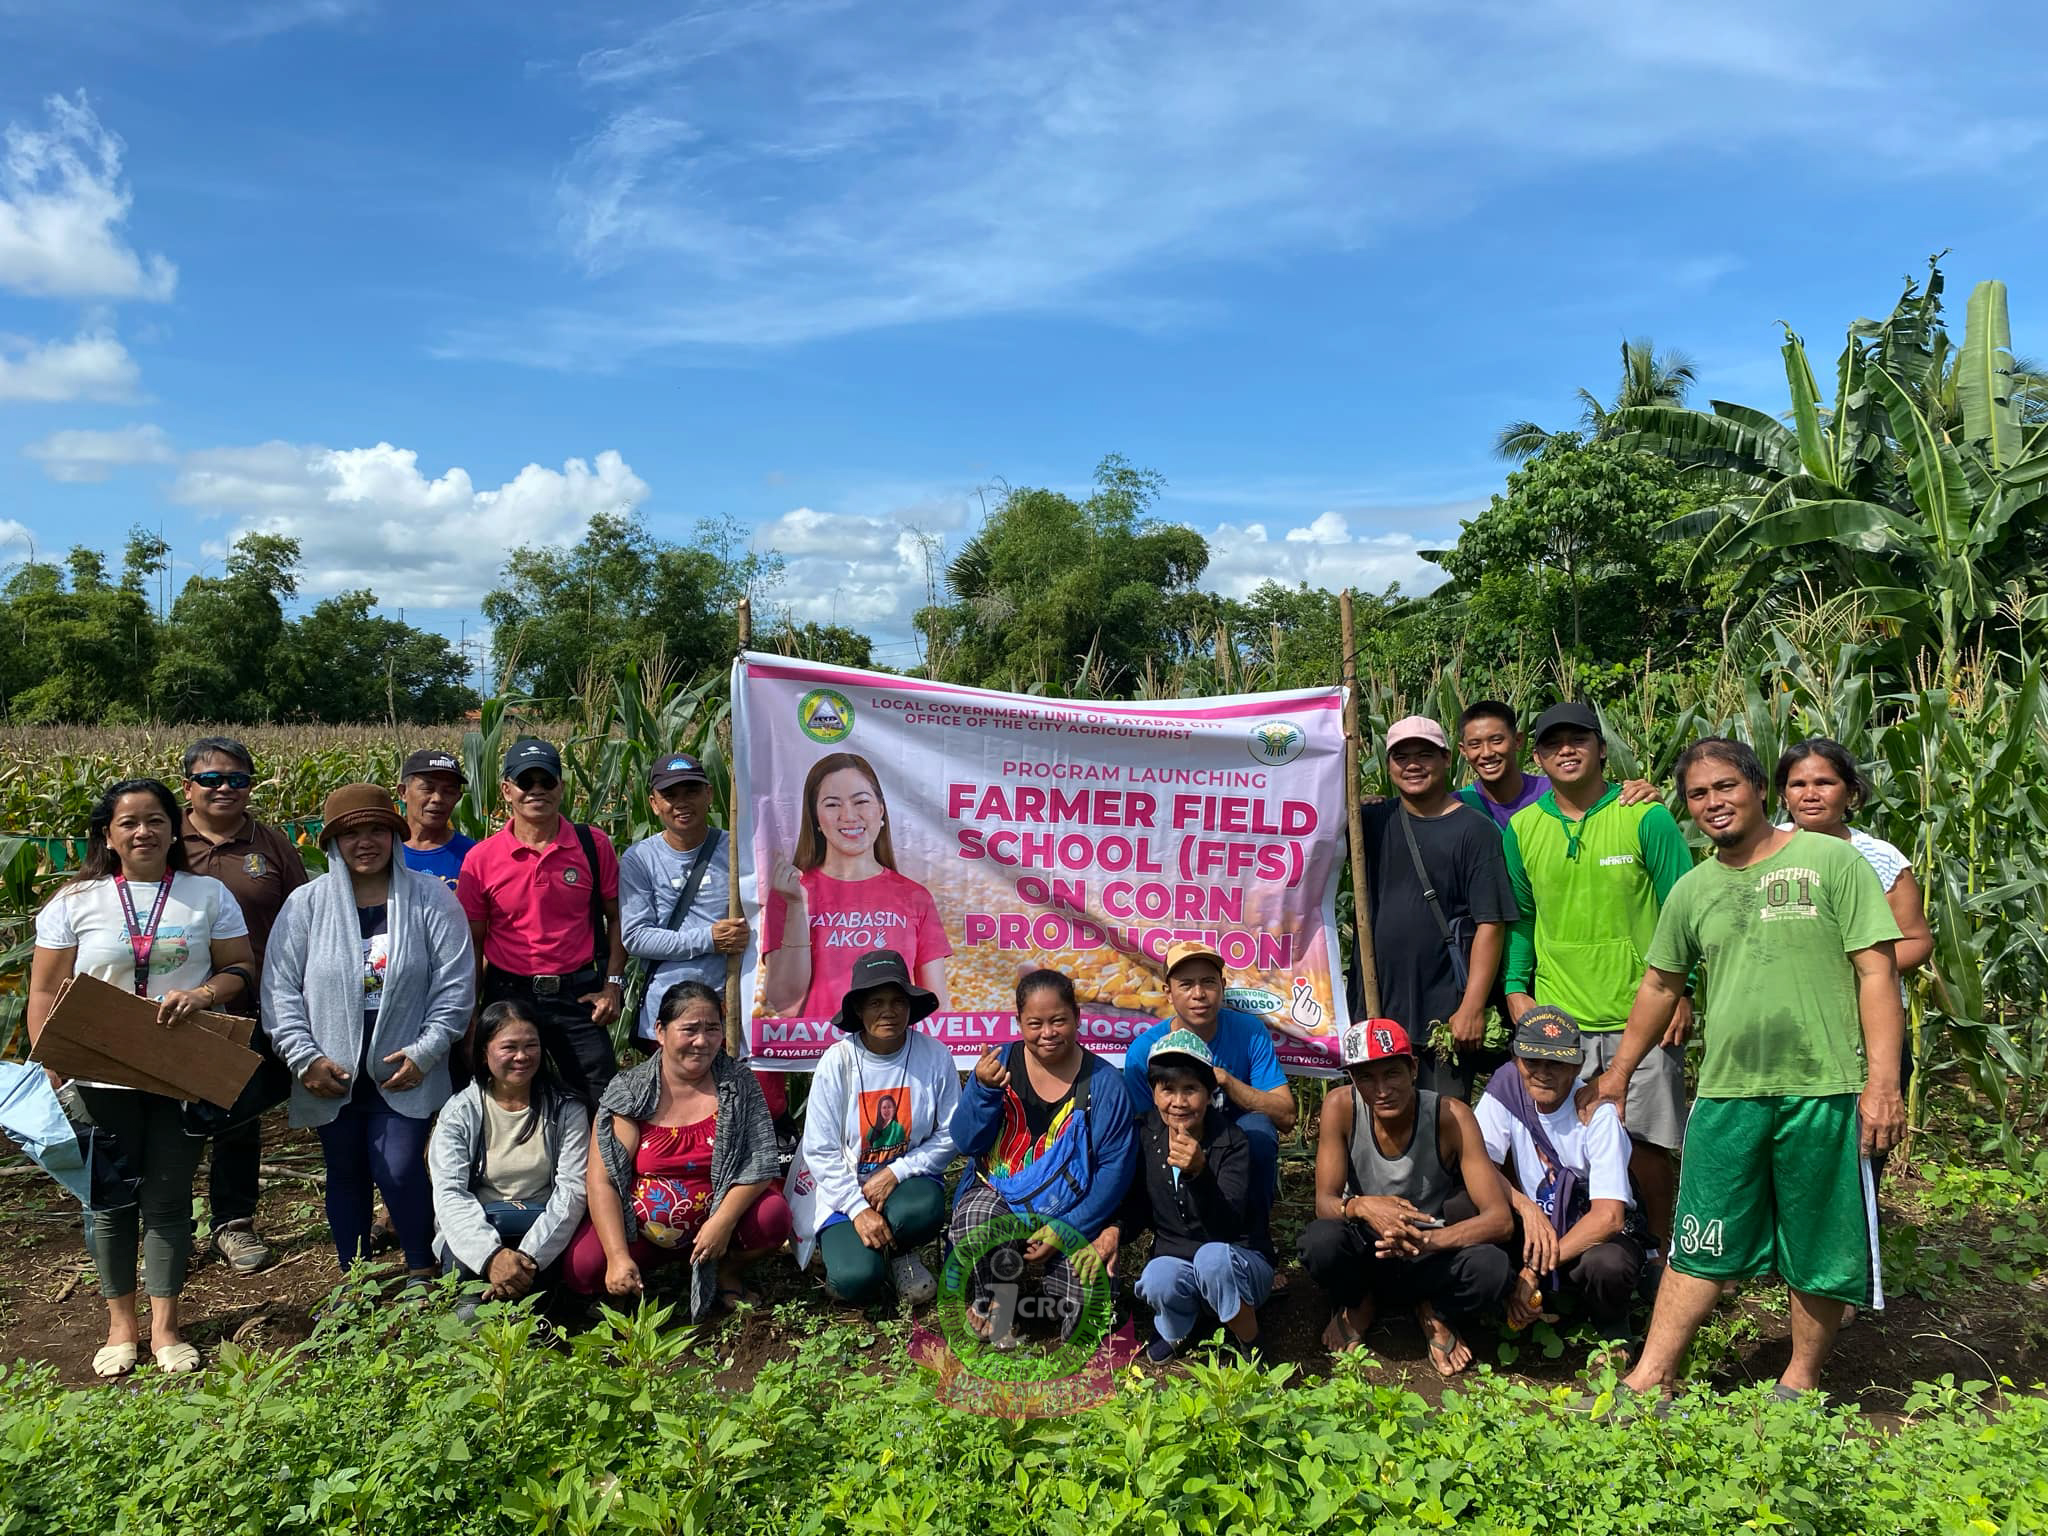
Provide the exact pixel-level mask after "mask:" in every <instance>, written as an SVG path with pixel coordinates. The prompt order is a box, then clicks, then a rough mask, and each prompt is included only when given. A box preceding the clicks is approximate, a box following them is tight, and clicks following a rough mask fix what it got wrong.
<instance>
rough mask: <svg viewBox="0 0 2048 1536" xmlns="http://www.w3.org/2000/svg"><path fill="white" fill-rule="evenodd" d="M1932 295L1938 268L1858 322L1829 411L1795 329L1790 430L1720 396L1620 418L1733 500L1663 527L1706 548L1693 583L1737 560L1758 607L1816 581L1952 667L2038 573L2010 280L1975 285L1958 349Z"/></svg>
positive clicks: (2041, 483) (2039, 457)
mask: <svg viewBox="0 0 2048 1536" xmlns="http://www.w3.org/2000/svg"><path fill="white" fill-rule="evenodd" d="M1940 294H1941V272H1940V268H1939V267H1938V266H1934V267H1933V268H1932V270H1931V272H1930V276H1929V279H1928V282H1927V284H1926V286H1925V287H1924V288H1922V287H1921V286H1919V285H1918V284H1910V283H1909V284H1908V286H1907V290H1906V293H1905V295H1904V296H1903V297H1902V298H1901V300H1900V301H1899V304H1898V305H1897V306H1896V307H1895V308H1894V310H1893V313H1892V315H1891V317H1890V318H1889V319H1888V320H1886V321H1884V322H1881V323H1879V322H1871V321H1858V322H1857V323H1856V324H1855V325H1853V326H1851V327H1850V330H1849V336H1848V341H1847V344H1846V346H1845V347H1844V348H1843V351H1842V356H1841V361H1840V364H1839V366H1838V369H1837V385H1836V392H1835V401H1834V404H1833V406H1832V407H1823V406H1822V404H1821V402H1820V394H1819V389H1818V386H1817V384H1816V382H1815V380H1814V377H1813V371H1812V368H1811V366H1810V365H1809V363H1808V361H1807V357H1806V349H1805V344H1804V342H1802V341H1801V339H1800V338H1799V337H1798V336H1797V335H1796V334H1795V333H1793V332H1792V331H1791V330H1790V329H1789V328H1788V329H1787V331H1786V335H1785V344H1784V348H1783V357H1784V362H1785V376H1786V384H1787V389H1788V393H1789V395H1790V400H1791V411H1790V413H1789V415H1790V418H1791V425H1790V426H1787V425H1785V424H1784V423H1782V422H1780V421H1778V420H1776V419H1774V418H1773V417H1771V416H1769V415H1767V414H1766V413H1764V412H1762V411H1758V410H1754V409H1752V408H1750V407H1746V406H1738V405H1731V404H1729V403H1728V402H1725V401H1718V400H1717V401H1714V402H1712V408H1711V409H1710V410H1708V411H1687V410H1677V409H1673V408H1669V407H1644V408H1637V409H1633V410H1630V411H1626V412H1624V413H1623V424H1624V426H1625V428H1626V431H1625V432H1624V433H1623V435H1622V438H1621V441H1622V442H1623V443H1624V445H1626V446H1628V447H1632V448H1635V449H1637V450H1639V451H1642V452H1649V453H1655V454H1658V455H1661V456H1663V457H1666V458H1669V459H1671V460H1672V461H1674V462H1675V463H1677V464H1678V465H1680V466H1681V467H1682V468H1683V469H1684V470H1685V471H1686V474H1687V478H1688V479H1689V480H1690V481H1692V482H1694V483H1695V484H1700V485H1706V486H1712V487H1715V488H1717V489H1719V490H1722V491H1724V492H1726V493H1727V494H1726V495H1725V496H1724V497H1723V498H1722V499H1721V500H1719V501H1717V502H1716V503H1714V504H1713V505H1711V506H1708V507H1704V508H1701V509H1699V510H1697V511H1695V512H1692V513H1689V514H1688V515H1687V516H1685V517H1683V518H1679V519H1677V520H1675V521H1674V522H1673V523H1672V524H1671V525H1669V527H1668V528H1667V529H1666V530H1665V532H1666V534H1667V536H1669V537H1673V538H1697V539H1698V540H1699V541H1700V542H1699V546H1698V550H1697V552H1696V553H1695V555H1694V558H1693V562H1692V568H1691V571H1690V573H1689V574H1690V575H1691V577H1692V578H1694V579H1698V578H1699V577H1700V576H1701V574H1702V573H1703V572H1704V571H1706V570H1709V569H1715V568H1719V567H1721V566H1722V565H1724V564H1726V563H1729V562H1736V563H1739V564H1740V566H1741V568H1742V577H1741V582H1740V584H1741V586H1742V587H1743V588H1744V589H1746V590H1749V591H1752V592H1755V593H1757V594H1758V602H1759V603H1760V604H1762V605H1764V606H1766V607H1767V608H1768V607H1769V605H1771V604H1772V603H1773V601H1780V602H1782V601H1783V600H1784V598H1785V596H1786V594H1787V592H1788V590H1790V589H1791V588H1793V587H1794V586H1795V585H1797V584H1798V583H1800V582H1802V581H1809V580H1811V581H1817V583H1818V585H1819V587H1820V588H1821V589H1822V590H1823V591H1824V592H1828V593H1836V594H1841V593H1848V594H1853V595H1854V598H1855V600H1856V601H1857V602H1858V603H1859V604H1860V605H1861V606H1862V607H1863V608H1864V610H1865V611H1866V612H1868V613H1871V614H1874V615H1878V616H1882V617H1885V618H1887V619H1890V620H1892V621H1894V622H1895V623H1896V624H1897V625H1898V626H1900V628H1901V629H1902V630H1903V631H1904V638H1905V640H1906V641H1907V642H1908V643H1907V644H1906V646H1905V647H1904V649H1905V650H1906V651H1907V652H1910V650H1911V649H1913V648H1914V647H1913V646H1912V645H1911V643H1910V642H1911V641H1913V640H1915V639H1928V640H1932V641H1933V642H1934V643H1935V644H1937V645H1938V647H1939V649H1940V651H1941V654H1942V655H1943V656H1945V657H1948V658H1950V659H1951V661H1952V660H1953V659H1954V658H1955V657H1957V656H1958V655H1959V654H1960V652H1961V650H1962V649H1963V648H1964V647H1965V646H1966V645H1968V644H1969V643H1971V642H1972V641H1974V640H1976V639H1978V638H1980V637H1981V636H1982V635H1983V634H1984V633H1985V632H1986V630H1987V628H1989V627H1990V626H1992V625H1993V624H1994V623H1995V622H1996V621H1997V619H1998V615H1999V611H2000V604H2001V601H2002V596H2003V590H2004V588H2005V586H2006V585H2007V583H2008V582H2009V580H2010V579H2011V578H2012V577H2014V576H2015V575H2022V574H2024V572H2025V571H2026V570H2028V569H2030V567H2031V556H2030V554H2029V553H2028V551H2027V549H2026V547H2025V540H2024V537H2023V535H2024V533H2025V532H2026V531H2027V529H2028V527H2029V525H2030V522H2031V519H2032V517H2033V515H2035V514H2037V513H2038V511H2039V510H2040V508H2041V506H2042V504H2043V502H2044V501H2048V432H2040V431H2037V432H2036V433H2035V434H2034V435H2033V436H2032V437H2028V436H2027V435H2026V434H2025V433H2024V432H2023V431H2022V426H2021V421H2020V415H2019V410H2018V407H2017V405H2016V403H2015V386H2014V380H2015V378H2016V377H2017V373H2016V369H2015V365H2014V362H2013V357H2012V350H2011V346H2012V338H2011V330H2010V323H2009V321H2008V319H2007V313H2006V298H2005V286H2004V284H2002V283H1998V282H1991V281H1987V282H1983V283H1979V284H1978V285H1977V288H1976V290H1975V291H1974V292H1973V293H1972V295H1971V298H1970V302H1969V307H1968V311H1967V326H1968V329H1967V332H1966V335H1965V338H1964V341H1963V344H1962V346H1961V348H1960V349H1959V350H1958V349H1954V348H1952V346H1951V343H1950V341H1949V338H1948V336H1947V334H1946V332H1945V331H1943V330H1942V328H1941V325H1940V318H1939V317H1940Z"/></svg>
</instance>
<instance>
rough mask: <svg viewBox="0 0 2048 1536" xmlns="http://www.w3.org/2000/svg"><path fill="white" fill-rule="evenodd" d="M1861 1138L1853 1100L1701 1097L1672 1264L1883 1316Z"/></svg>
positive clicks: (1870, 1185)
mask: <svg viewBox="0 0 2048 1536" xmlns="http://www.w3.org/2000/svg"><path fill="white" fill-rule="evenodd" d="M1859 1137H1860V1127H1859V1124H1858V1120H1857V1113H1856V1095H1855V1094H1853V1093H1842V1094H1834V1095H1831V1096H1829V1097H1827V1098H1819V1099H1813V1098H1771V1099H1701V1100H1699V1101H1698V1102H1697V1103H1695V1104H1694V1105H1693V1107H1692V1118H1691V1120H1690V1122H1689V1123H1688V1124H1687V1126H1686V1131H1685V1161H1684V1163H1683V1164H1682V1165H1681V1167H1680V1170H1679V1176H1678V1211H1677V1219H1676V1220H1675V1222H1674V1223H1673V1227H1674V1236H1673V1240H1672V1244H1671V1247H1672V1253H1671V1267H1672V1268H1673V1269H1675V1270H1677V1271H1678V1272H1679V1273H1680V1274H1682V1275H1696V1276H1698V1277H1700V1278H1701V1279H1704V1280H1746V1279H1748V1278H1749V1277H1750V1276H1752V1275H1761V1274H1766V1273H1772V1272H1775V1273H1776V1274H1777V1275H1778V1276H1779V1277H1780V1278H1781V1279H1782V1280H1784V1282H1785V1283H1786V1284H1787V1285H1789V1286H1791V1287H1792V1289H1793V1290H1795V1291H1799V1292H1802V1293H1803V1294H1805V1295H1808V1296H1824V1297H1827V1298H1829V1299H1831V1300H1834V1301H1844V1302H1847V1303H1849V1305H1851V1306H1855V1307H1866V1308H1874V1309H1882V1308H1883V1306H1884V1277H1883V1276H1882V1275H1881V1274H1880V1273H1879V1272H1878V1252H1877V1186H1876V1184H1875V1183H1874V1182H1873V1181H1872V1179H1871V1176H1870V1160H1869V1159H1868V1158H1866V1157H1864V1156H1863V1155H1862V1152H1861V1150H1860V1147H1859Z"/></svg>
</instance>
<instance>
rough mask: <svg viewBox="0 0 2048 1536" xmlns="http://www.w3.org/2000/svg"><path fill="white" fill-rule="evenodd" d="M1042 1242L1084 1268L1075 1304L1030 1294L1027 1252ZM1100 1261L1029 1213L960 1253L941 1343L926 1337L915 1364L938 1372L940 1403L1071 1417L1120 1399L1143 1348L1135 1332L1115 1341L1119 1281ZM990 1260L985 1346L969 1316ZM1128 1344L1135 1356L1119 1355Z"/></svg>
mask: <svg viewBox="0 0 2048 1536" xmlns="http://www.w3.org/2000/svg"><path fill="white" fill-rule="evenodd" d="M1040 1234H1049V1235H1050V1236H1051V1237H1052V1239H1053V1241H1054V1243H1055V1244H1056V1245H1057V1247H1058V1248H1059V1250H1060V1252H1062V1253H1065V1254H1070V1255H1072V1256H1073V1257H1074V1258H1075V1259H1077V1260H1079V1262H1078V1263H1077V1264H1075V1266H1074V1267H1075V1278H1076V1279H1077V1281H1078V1282H1079V1295H1078V1296H1077V1297H1070V1298H1066V1299H1064V1300H1061V1299H1056V1298H1055V1297H1054V1296H1052V1295H1051V1294H1049V1293H1046V1292H1041V1291H1038V1290H1035V1289H1034V1288H1032V1286H1031V1285H1030V1281H1029V1277H1028V1276H1027V1274H1026V1272H1025V1271H1026V1267H1027V1266H1026V1264H1025V1261H1024V1254H1023V1248H1024V1245H1025V1244H1026V1243H1028V1242H1030V1241H1031V1239H1032V1238H1033V1237H1035V1236H1038V1235H1040ZM1094 1259H1095V1253H1094V1250H1093V1246H1092V1245H1091V1244H1090V1243H1089V1241H1088V1239H1087V1238H1085V1237H1083V1236H1082V1235H1081V1234H1080V1233H1079V1232H1078V1231H1076V1230H1075V1229H1074V1228H1073V1227H1071V1226H1069V1225H1068V1224H1067V1223H1066V1222H1064V1221H1061V1220H1059V1219H1058V1218H1050V1219H1040V1218H1039V1217H1036V1216H1033V1215H1031V1214H1029V1213H1028V1212H1027V1213H1024V1214H1021V1215H1019V1214H1016V1213H1014V1212H1009V1211H1005V1212H1004V1213H1003V1214H1002V1215H1000V1216H997V1217H995V1218H994V1219H992V1220H990V1221H987V1222H984V1223H983V1224H982V1225H981V1226H979V1227H977V1228H976V1229H975V1230H974V1232H973V1233H971V1234H970V1235H969V1236H968V1237H967V1238H966V1239H965V1240H964V1241H962V1242H961V1243H959V1244H957V1245H955V1247H954V1248H953V1250H952V1251H951V1252H950V1253H948V1254H947V1255H946V1262H945V1265H944V1267H943V1270H942V1272H941V1274H940V1277H939V1300H938V1305H937V1307H936V1308H935V1309H934V1312H935V1320H936V1321H937V1323H938V1326H939V1331H940V1333H941V1334H942V1335H943V1340H941V1339H939V1338H934V1337H933V1336H932V1335H931V1334H929V1333H928V1332H926V1331H925V1330H923V1329H919V1330H918V1332H919V1337H917V1338H915V1339H913V1340H912V1345H911V1352H912V1355H913V1357H915V1358H918V1359H920V1360H921V1361H922V1362H923V1363H925V1364H927V1365H934V1366H936V1367H937V1369H938V1371H939V1375H940V1383H939V1395H940V1398H941V1399H942V1400H943V1401H944V1402H946V1403H947V1404H948V1405H949V1406H951V1407H954V1408H960V1409H964V1410H967V1411H969V1412H976V1413H993V1414H1000V1415H1003V1416H1004V1417H1010V1418H1015V1417H1037V1416H1040V1415H1044V1414H1052V1413H1071V1412H1074V1411H1076V1410H1078V1409H1081V1408H1086V1407H1090V1406H1092V1405H1093V1404H1095V1403H1097V1402H1100V1401H1102V1400H1103V1399H1105V1398H1107V1397H1109V1396H1110V1395H1111V1394H1113V1393H1114V1391H1115V1381H1114V1377H1115V1373H1116V1372H1117V1371H1118V1370H1120V1369H1121V1368H1122V1367H1123V1366H1124V1365H1126V1364H1128V1363H1129V1359H1130V1356H1131V1355H1132V1354H1133V1353H1135V1349H1134V1347H1131V1346H1129V1340H1128V1339H1127V1335H1128V1332H1129V1330H1124V1331H1123V1332H1120V1333H1118V1334H1117V1335H1116V1336H1115V1338H1112V1337H1111V1335H1110V1329H1111V1327H1112V1325H1113V1323H1114V1322H1115V1315H1116V1296H1115V1281H1114V1280H1113V1279H1112V1277H1111V1276H1110V1275H1109V1274H1108V1273H1107V1272H1106V1271H1105V1270H1104V1269H1103V1268H1102V1266H1101V1265H1100V1264H1099V1263H1096V1262H1092V1261H1093V1260H1094ZM984 1261H985V1262H986V1265H987V1269H988V1282H989V1284H988V1291H989V1294H988V1297H987V1306H988V1310H987V1313H986V1315H985V1317H983V1318H982V1319H981V1320H980V1323H981V1328H985V1329H986V1331H987V1332H988V1335H989V1337H988V1338H986V1339H985V1338H983V1337H982V1336H981V1331H980V1329H978V1328H977V1326H976V1320H975V1318H974V1317H973V1316H971V1314H970V1304H971V1303H972V1302H973V1301H974V1299H975V1289H974V1271H975V1269H976V1267H977V1266H979V1265H981V1264H983V1263H984ZM1062 1330H1064V1332H1065V1337H1064V1338H1062V1337H1060V1333H1061V1331H1062ZM1120 1343H1121V1344H1124V1345H1126V1346H1127V1347H1125V1348H1122V1349H1119V1348H1118V1347H1117V1346H1118V1345H1119V1344H1120Z"/></svg>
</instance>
